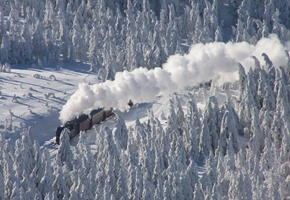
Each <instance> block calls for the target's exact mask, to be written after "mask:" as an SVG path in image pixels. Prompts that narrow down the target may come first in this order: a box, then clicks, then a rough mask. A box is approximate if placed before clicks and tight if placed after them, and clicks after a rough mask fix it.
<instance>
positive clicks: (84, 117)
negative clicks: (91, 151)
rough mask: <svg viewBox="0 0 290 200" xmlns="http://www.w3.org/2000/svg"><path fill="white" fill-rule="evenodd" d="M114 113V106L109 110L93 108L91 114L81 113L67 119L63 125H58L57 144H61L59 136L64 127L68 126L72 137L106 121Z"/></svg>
mask: <svg viewBox="0 0 290 200" xmlns="http://www.w3.org/2000/svg"><path fill="white" fill-rule="evenodd" d="M112 115H114V113H113V109H112V108H111V109H109V110H105V109H104V108H98V109H94V110H92V111H91V112H90V113H89V114H81V115H79V116H78V117H76V118H74V119H72V120H70V121H67V122H66V123H65V124H64V125H63V126H62V127H58V128H57V130H56V144H59V137H60V134H61V132H62V130H63V129H65V128H67V129H68V130H69V137H70V139H72V138H74V137H75V136H76V135H78V134H79V133H80V132H81V131H86V130H90V129H91V128H92V127H93V125H95V124H99V123H100V122H102V121H105V120H106V119H107V118H108V117H110V116H112Z"/></svg>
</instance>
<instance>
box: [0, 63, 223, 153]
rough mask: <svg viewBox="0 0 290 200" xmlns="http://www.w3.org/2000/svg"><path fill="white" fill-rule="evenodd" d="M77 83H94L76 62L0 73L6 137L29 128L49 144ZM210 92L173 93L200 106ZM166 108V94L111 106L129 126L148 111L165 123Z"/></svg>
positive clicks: (91, 133) (42, 142)
mask: <svg viewBox="0 0 290 200" xmlns="http://www.w3.org/2000/svg"><path fill="white" fill-rule="evenodd" d="M80 83H86V84H88V85H91V84H95V83H98V78H97V75H95V74H92V73H88V72H86V71H80V69H78V67H77V66H74V67H70V68H60V69H57V70H55V69H54V68H46V69H35V68H28V69H11V71H10V72H3V73H0V88H1V90H0V91H1V96H0V105H1V108H2V109H1V110H2V112H1V113H0V122H1V125H0V131H1V132H4V133H5V138H6V139H8V140H10V141H12V142H14V141H15V140H16V139H18V138H19V137H20V133H21V132H23V130H25V129H30V136H31V139H32V140H36V141H38V143H39V144H40V145H41V146H42V147H45V148H51V147H52V145H51V143H52V142H53V140H54V137H55V130H56V128H57V127H58V126H59V125H60V124H61V121H60V120H59V112H60V111H61V109H62V107H63V105H65V103H66V102H67V100H68V99H69V97H70V96H71V95H72V94H73V93H74V92H75V91H76V90H77V89H78V85H79V84H80ZM210 93H211V91H210V90H209V88H203V87H193V88H188V89H186V90H184V91H182V92H180V93H178V94H177V93H175V95H177V96H179V97H180V99H181V102H182V103H183V104H185V103H186V101H187V100H188V99H190V98H192V96H193V94H194V96H195V97H196V102H197V104H198V105H199V107H200V109H203V107H204V105H205V99H207V98H208V96H209V95H210ZM172 95H174V94H172ZM219 96H220V100H221V101H223V100H224V99H225V93H220V95H219ZM168 109H169V99H168V96H164V97H163V96H158V97H156V98H155V99H152V101H151V102H143V103H138V104H135V105H134V106H133V107H132V108H129V107H128V106H127V105H124V106H123V107H121V108H114V111H115V112H116V114H118V115H120V116H121V117H122V119H124V121H125V123H126V125H127V126H128V127H130V126H132V125H134V123H135V121H136V120H137V119H139V120H140V121H141V122H146V120H148V111H153V113H154V115H155V117H157V118H159V119H160V121H161V123H162V124H163V125H166V117H167V112H168ZM114 119H115V118H111V119H108V120H107V121H106V122H104V124H105V125H106V126H110V127H111V128H112V129H113V128H114V125H115V121H114ZM102 125H103V124H101V125H97V126H95V127H94V128H93V130H91V131H87V134H88V135H89V137H88V140H90V141H95V139H92V137H95V134H96V132H95V129H96V128H98V126H102ZM72 143H73V141H72ZM93 145H94V144H93V143H92V146H93ZM92 148H94V147H92Z"/></svg>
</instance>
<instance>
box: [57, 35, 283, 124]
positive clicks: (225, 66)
mask: <svg viewBox="0 0 290 200" xmlns="http://www.w3.org/2000/svg"><path fill="white" fill-rule="evenodd" d="M273 50H274V51H273ZM262 53H266V54H267V55H268V56H269V57H270V59H271V60H272V61H273V64H274V65H275V66H285V64H286V63H287V57H286V54H285V48H284V47H283V45H282V44H281V43H280V41H279V40H278V38H277V37H276V36H274V35H271V36H270V37H269V38H263V39H261V40H260V41H259V42H258V43H257V45H256V46H254V45H251V44H248V43H246V42H241V43H232V42H228V43H220V42H217V43H207V44H202V43H200V44H196V45H193V46H192V47H191V49H190V51H189V53H188V54H185V55H179V54H177V55H174V56H171V57H169V58H168V60H167V62H166V63H165V64H164V65H163V67H162V68H155V69H153V70H148V69H146V68H138V69H135V70H133V71H131V72H128V71H124V72H119V73H117V74H116V76H115V80H114V81H110V80H109V81H106V82H104V83H98V84H95V85H87V84H80V85H79V88H78V90H77V91H76V92H75V93H74V94H73V95H72V96H71V97H70V99H69V100H68V102H67V103H66V104H65V105H64V107H63V109H62V110H61V113H60V120H61V121H62V122H65V121H68V120H70V119H71V118H73V117H75V116H77V115H78V114H80V113H82V112H84V111H86V110H90V109H92V108H96V107H103V106H105V107H107V108H110V107H114V108H123V107H124V105H126V103H127V102H128V100H129V99H132V100H133V102H135V103H142V102H148V101H152V100H155V99H156V97H157V96H159V95H163V96H166V95H168V94H173V93H174V92H177V91H180V90H183V89H184V88H185V87H186V86H191V85H195V84H197V83H199V82H203V81H208V80H210V79H215V82H216V83H218V84H220V85H221V84H223V83H225V82H228V81H230V82H232V81H235V80H237V78H238V75H237V70H238V63H241V64H243V65H244V66H245V68H246V69H249V68H250V67H251V66H254V61H253V59H251V56H256V57H257V58H258V59H259V60H260V62H261V64H262V65H264V61H263V57H262V56H261V54H262Z"/></svg>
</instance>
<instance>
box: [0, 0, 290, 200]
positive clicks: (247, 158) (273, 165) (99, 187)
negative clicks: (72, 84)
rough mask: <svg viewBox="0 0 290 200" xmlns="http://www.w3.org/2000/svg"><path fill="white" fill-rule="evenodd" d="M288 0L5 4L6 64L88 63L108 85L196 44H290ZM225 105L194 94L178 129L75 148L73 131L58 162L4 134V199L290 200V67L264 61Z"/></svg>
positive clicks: (147, 126) (119, 135)
mask: <svg viewBox="0 0 290 200" xmlns="http://www.w3.org/2000/svg"><path fill="white" fill-rule="evenodd" d="M289 29H290V1H286V0H285V1H284V0H255V1H252V0H167V1H166V0H143V1H137V0H127V1H125V0H124V1H121V0H115V1H114V0H97V1H94V0H86V1H83V0H46V1H44V0H43V1H41V0H35V1H30V0H2V1H0V44H1V47H0V62H1V63H2V64H4V63H8V64H11V66H12V67H13V65H16V64H35V65H36V66H38V67H43V66H46V65H48V64H62V63H67V62H83V63H88V64H89V65H90V66H91V70H92V71H95V72H96V73H98V75H99V77H100V78H101V79H102V80H103V81H105V80H107V79H113V78H114V75H115V73H116V72H118V71H123V70H128V71H131V70H133V69H135V68H137V67H140V66H144V67H147V68H149V69H150V68H154V67H160V66H161V65H162V63H164V62H165V61H166V59H167V58H168V56H170V55H173V54H176V53H184V52H186V51H187V50H188V48H189V45H191V44H194V43H199V42H203V43H207V42H214V41H217V42H227V41H237V42H240V41H247V42H249V43H251V44H255V43H256V42H257V41H258V40H259V39H260V38H262V37H267V36H268V35H269V34H270V33H275V34H277V35H278V38H279V39H280V40H281V41H282V42H287V40H288V38H289V36H290V31H289ZM263 57H264V60H265V63H266V64H265V65H262V64H260V63H262V62H260V61H259V60H258V59H257V58H255V57H253V59H254V60H255V65H254V66H252V68H251V69H250V70H249V71H248V72H246V70H245V69H244V67H243V66H242V65H240V66H239V81H238V82H236V83H232V84H231V83H228V85H227V90H229V91H230V90H234V91H237V92H238V95H237V96H236V95H228V99H227V101H226V102H225V103H224V104H222V105H220V104H219V103H218V100H217V97H216V94H215V90H214V89H211V91H210V93H211V94H210V97H209V98H208V100H207V103H206V107H205V109H204V110H200V109H199V108H198V107H197V103H196V101H195V98H194V95H192V99H191V100H190V101H188V102H187V103H186V106H184V107H183V106H182V105H181V102H180V99H179V98H178V96H176V95H175V96H173V97H172V98H171V99H170V108H169V113H168V116H166V122H167V123H166V125H164V124H161V122H160V119H158V118H156V117H155V116H154V113H153V112H149V113H148V118H149V120H148V121H147V122H145V123H143V122H140V121H139V120H138V119H136V121H135V124H134V126H133V127H127V125H126V124H125V122H124V120H123V119H122V118H121V117H120V116H118V115H117V116H116V119H117V125H116V128H115V129H113V130H111V129H109V128H108V127H105V126H102V127H101V128H100V130H99V131H96V135H97V136H96V141H95V143H96V147H97V149H94V150H93V149H91V147H90V145H89V143H88V140H86V137H87V135H86V134H82V133H81V134H80V138H79V141H78V144H77V145H76V146H71V145H70V143H69V136H68V133H67V132H66V131H68V130H65V131H64V132H63V133H62V135H61V144H60V146H59V147H58V150H57V155H56V156H55V157H53V158H51V155H50V154H49V152H48V150H47V149H46V148H41V147H40V146H39V144H38V143H37V142H36V141H31V139H30V137H29V132H27V131H24V132H23V133H22V134H21V138H20V139H18V140H17V141H16V143H15V144H12V143H11V142H9V141H7V140H5V138H4V135H3V134H0V152H1V154H0V199H3V200H8V199H14V200H16V199H17V200H18V199H21V200H31V199H46V200H57V199H70V200H78V199H83V200H92V199H106V200H107V199H123V200H126V199H148V200H150V199H237V200H240V199H256V200H260V199H275V200H279V199H281V200H282V199H288V198H290V91H289V89H290V88H289V84H290V73H289V72H290V61H289V62H288V65H287V66H281V67H280V66H273V63H272V62H271V58H269V57H268V56H267V55H266V54H263Z"/></svg>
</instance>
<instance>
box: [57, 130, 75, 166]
mask: <svg viewBox="0 0 290 200" xmlns="http://www.w3.org/2000/svg"><path fill="white" fill-rule="evenodd" d="M68 131H69V130H68V129H64V131H62V133H61V136H60V146H59V148H58V151H57V157H56V161H57V163H58V165H60V166H62V165H63V164H64V163H66V164H67V165H68V166H69V167H70V168H71V169H72V167H73V154H72V151H71V147H70V142H69V133H68Z"/></svg>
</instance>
